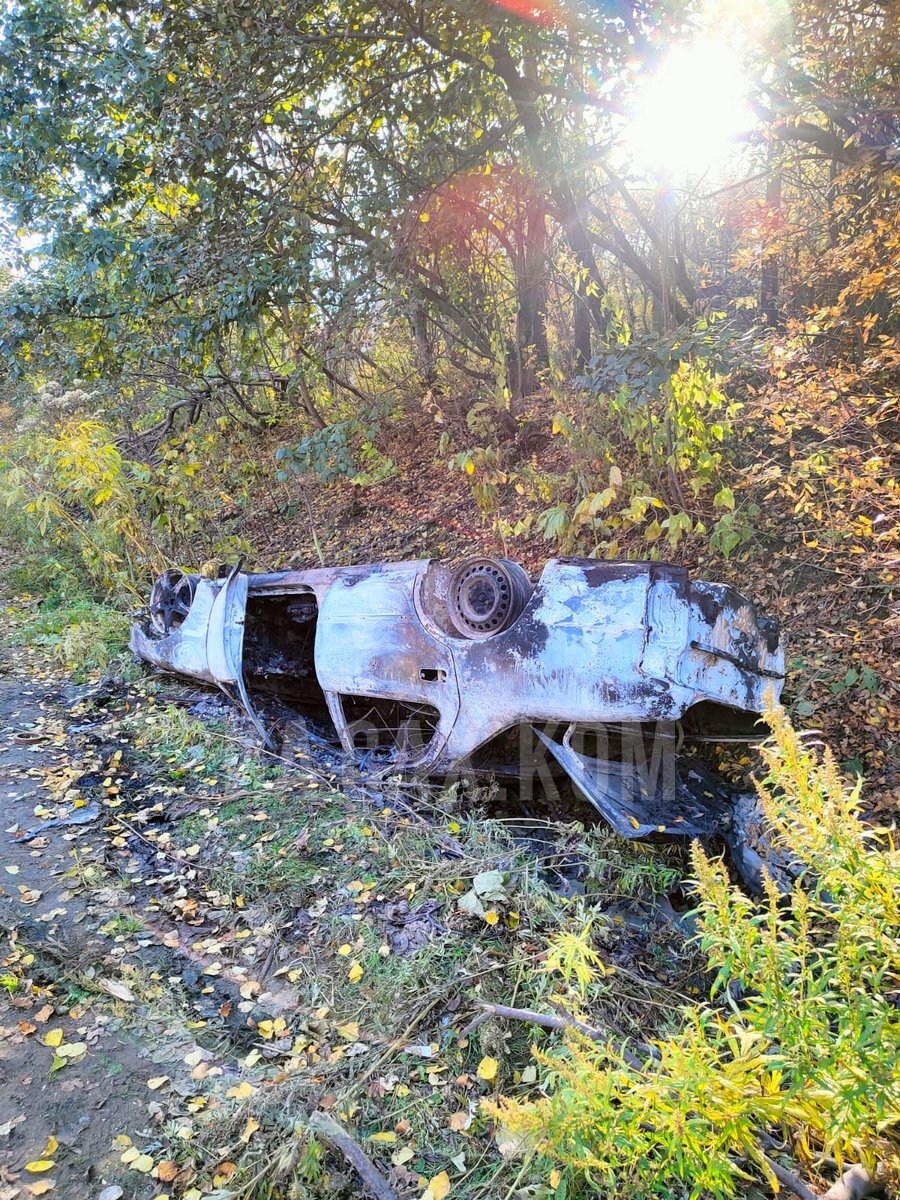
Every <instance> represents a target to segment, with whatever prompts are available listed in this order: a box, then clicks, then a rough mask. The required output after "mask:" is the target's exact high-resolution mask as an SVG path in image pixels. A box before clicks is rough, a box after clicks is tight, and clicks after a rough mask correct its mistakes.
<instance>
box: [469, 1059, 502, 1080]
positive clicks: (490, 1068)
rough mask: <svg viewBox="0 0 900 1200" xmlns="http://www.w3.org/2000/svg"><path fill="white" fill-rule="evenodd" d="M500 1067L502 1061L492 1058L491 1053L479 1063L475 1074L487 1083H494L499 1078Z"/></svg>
mask: <svg viewBox="0 0 900 1200" xmlns="http://www.w3.org/2000/svg"><path fill="white" fill-rule="evenodd" d="M499 1068H500V1063H499V1062H498V1061H497V1059H496V1058H491V1056H490V1055H485V1057H484V1058H483V1059H482V1060H481V1062H480V1063H479V1064H478V1070H477V1071H476V1072H475V1074H476V1075H477V1076H478V1078H479V1079H483V1080H484V1081H485V1082H486V1083H493V1081H494V1080H495V1079H496V1078H497V1071H498V1070H499Z"/></svg>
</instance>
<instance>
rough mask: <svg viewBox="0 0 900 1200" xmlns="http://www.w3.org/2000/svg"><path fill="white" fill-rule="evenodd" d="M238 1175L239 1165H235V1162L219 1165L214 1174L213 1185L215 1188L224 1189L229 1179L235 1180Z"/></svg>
mask: <svg viewBox="0 0 900 1200" xmlns="http://www.w3.org/2000/svg"><path fill="white" fill-rule="evenodd" d="M236 1174H237V1163H233V1162H223V1163H219V1165H218V1166H217V1167H216V1169H215V1171H214V1172H213V1185H214V1186H215V1187H222V1185H223V1184H226V1183H228V1181H229V1179H233V1178H234V1176H235V1175H236Z"/></svg>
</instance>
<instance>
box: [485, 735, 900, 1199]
mask: <svg viewBox="0 0 900 1200" xmlns="http://www.w3.org/2000/svg"><path fill="white" fill-rule="evenodd" d="M768 720H769V722H770V724H771V725H772V727H773V731H774V737H773V741H772V743H771V744H769V745H768V747H767V748H766V749H765V750H764V752H763V753H764V758H765V762H766V764H767V767H768V773H767V776H766V778H765V780H764V781H763V782H762V783H760V784H759V786H758V790H759V795H760V799H761V802H762V807H763V811H764V813H765V817H766V819H767V821H768V822H769V824H770V825H771V827H772V830H773V832H774V836H775V840H776V843H777V844H778V845H779V846H780V847H782V848H783V849H784V850H785V851H786V852H787V853H788V854H789V855H790V856H791V857H792V859H793V860H794V863H795V869H796V872H797V876H796V879H795V881H794V883H793V886H792V887H791V889H790V891H789V893H788V894H783V893H782V891H780V890H779V888H778V887H777V886H776V884H775V883H774V882H773V881H772V880H769V883H768V885H767V888H766V895H765V899H764V900H763V901H760V902H756V901H754V900H751V899H750V898H749V897H748V896H746V895H745V894H744V893H743V892H742V891H741V890H740V889H739V888H737V887H735V886H734V885H733V884H732V883H731V881H730V879H729V876H728V873H727V871H726V868H725V866H724V864H723V863H722V862H720V861H717V860H714V859H712V858H710V856H709V855H708V854H707V853H705V852H704V851H703V850H702V849H700V848H699V846H698V847H695V850H694V856H693V858H694V871H695V874H696V879H697V882H696V890H697V897H698V916H699V921H700V935H699V941H700V946H701V947H702V950H703V952H704V954H705V955H706V958H707V961H708V966H709V969H710V971H712V972H713V973H714V982H713V984H712V988H711V991H710V999H709V1000H708V1001H706V1002H704V1003H701V1004H695V1005H690V1006H686V1007H685V1008H684V1009H683V1010H682V1012H681V1021H680V1028H679V1029H678V1031H677V1032H676V1033H674V1034H673V1035H672V1036H670V1037H668V1038H665V1039H663V1040H660V1041H658V1042H657V1043H656V1055H655V1056H654V1057H650V1056H647V1057H645V1060H644V1065H643V1066H642V1067H641V1066H636V1065H634V1064H633V1063H631V1062H629V1060H628V1059H627V1058H626V1056H625V1053H624V1051H623V1049H622V1048H621V1047H619V1046H617V1045H616V1044H615V1043H614V1042H610V1043H609V1044H605V1045H596V1044H592V1043H590V1042H587V1041H585V1040H583V1039H578V1038H575V1037H573V1038H570V1039H569V1041H568V1043H567V1045H566V1047H565V1049H564V1050H559V1051H555V1052H553V1053H550V1054H547V1053H543V1052H540V1051H538V1059H539V1061H540V1062H541V1064H542V1065H543V1067H544V1069H545V1072H546V1086H547V1088H548V1091H549V1094H548V1095H547V1096H546V1097H541V1098H539V1099H535V1100H527V1101H521V1100H518V1099H516V1098H514V1097H506V1098H504V1099H501V1100H499V1101H497V1102H495V1103H489V1104H488V1105H487V1110H488V1111H489V1112H490V1113H491V1114H492V1115H493V1116H495V1117H497V1118H498V1119H500V1120H501V1121H502V1122H503V1123H504V1124H505V1126H506V1127H508V1128H509V1129H510V1130H512V1131H513V1132H514V1133H516V1134H518V1135H521V1136H523V1137H525V1138H526V1139H528V1140H529V1142H530V1144H532V1145H533V1146H535V1147H537V1148H538V1150H539V1151H540V1153H541V1154H542V1155H543V1156H544V1157H545V1158H546V1159H547V1160H549V1161H550V1162H551V1163H554V1164H556V1165H557V1166H559V1167H562V1168H563V1169H565V1170H566V1171H568V1172H569V1173H570V1174H571V1177H572V1178H573V1179H575V1178H577V1179H579V1180H580V1181H581V1182H582V1183H583V1184H584V1185H586V1186H587V1187H588V1189H589V1190H590V1191H592V1192H596V1193H598V1194H604V1195H612V1196H620V1195H634V1194H637V1195H643V1196H648V1195H654V1196H664V1197H669V1196H673V1195H676V1194H684V1193H685V1192H686V1193H687V1194H689V1195H690V1196H691V1197H699V1196H701V1195H709V1196H714V1197H730V1196H733V1195H735V1194H737V1193H738V1192H740V1191H742V1190H743V1189H744V1187H745V1185H746V1183H747V1182H748V1180H749V1179H751V1178H752V1177H753V1175H761V1176H762V1177H763V1178H765V1179H766V1180H768V1182H769V1183H770V1184H771V1185H772V1186H773V1187H774V1188H776V1190H777V1187H778V1184H777V1181H776V1179H775V1178H774V1176H773V1173H772V1167H771V1164H770V1161H769V1159H768V1157H767V1154H766V1150H765V1148H764V1146H765V1137H766V1136H767V1135H768V1134H779V1135H780V1136H781V1137H785V1138H787V1139H788V1140H789V1142H790V1144H791V1145H792V1147H793V1150H794V1153H795V1155H796V1157H797V1159H798V1160H799V1161H800V1162H801V1163H802V1164H803V1166H804V1167H805V1168H806V1169H807V1170H808V1171H811V1172H815V1171H817V1170H818V1169H820V1168H821V1167H822V1165H823V1164H825V1163H827V1161H828V1160H830V1159H834V1160H836V1161H837V1162H838V1164H843V1163H845V1162H846V1161H848V1160H849V1161H850V1162H861V1163H862V1164H863V1165H864V1166H865V1167H866V1168H867V1169H868V1171H869V1172H870V1173H871V1174H872V1175H873V1176H874V1175H875V1174H876V1173H878V1172H880V1171H883V1172H884V1173H885V1174H886V1175H887V1176H888V1177H889V1178H891V1179H892V1180H894V1181H896V1178H897V1174H898V1170H900V1139H898V1135H897V1121H898V1116H900V1014H898V1010H897V1006H896V1002H895V998H896V995H897V988H898V985H900V933H898V931H900V856H898V852H897V850H896V848H895V846H894V844H893V841H892V840H891V838H890V835H889V834H888V833H887V832H885V831H875V830H872V829H868V828H866V827H865V826H864V825H863V824H862V823H861V822H860V820H859V816H860V801H859V785H857V786H856V787H855V788H854V789H853V790H852V791H850V792H847V791H845V790H844V788H843V786H842V783H841V779H840V776H839V774H838V771H837V769H836V767H835V763H834V761H833V759H832V757H831V755H830V753H829V752H828V751H827V750H826V752H825V754H824V758H823V759H822V760H821V761H820V760H819V759H818V758H817V756H816V755H815V753H814V752H813V751H811V750H809V749H807V748H806V747H805V746H804V743H803V742H802V741H801V739H800V738H799V737H798V735H797V734H796V733H795V732H794V730H793V729H792V728H791V726H790V724H789V723H788V722H787V720H786V718H785V716H784V715H783V713H782V712H781V711H771V712H769V713H768ZM580 973H581V976H582V983H584V982H585V981H587V980H590V979H591V978H592V977H593V974H594V967H593V964H592V961H591V960H590V959H584V958H583V959H582V961H581V964H580ZM779 1140H780V1139H779Z"/></svg>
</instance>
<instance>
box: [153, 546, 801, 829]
mask: <svg viewBox="0 0 900 1200" xmlns="http://www.w3.org/2000/svg"><path fill="white" fill-rule="evenodd" d="M131 648H132V650H134V652H135V653H136V654H137V655H139V656H140V657H141V658H142V659H144V660H146V661H147V662H149V663H151V664H153V665H154V666H156V667H158V668H160V669H163V670H166V671H172V672H177V673H180V674H183V675H189V676H192V677H194V678H196V679H200V680H204V681H206V682H208V683H211V684H216V685H218V686H219V687H221V688H222V689H223V690H224V691H225V692H226V693H227V694H228V695H229V696H231V697H232V699H234V700H235V701H236V702H238V703H239V704H241V705H242V706H243V708H244V709H245V711H246V713H247V715H248V716H249V717H250V718H251V720H253V722H254V723H255V724H256V726H257V728H258V730H259V732H260V734H261V736H262V737H263V739H264V740H265V741H266V742H267V743H269V744H271V739H272V736H273V731H272V730H270V729H269V728H268V727H267V725H266V723H265V722H264V721H263V720H262V719H261V716H260V715H259V713H258V712H257V709H256V708H255V707H254V701H253V700H252V699H251V694H252V695H253V697H254V698H255V697H256V696H257V695H259V694H261V693H265V692H272V693H275V694H276V695H277V696H278V697H279V698H280V699H281V700H282V701H285V702H287V703H289V704H291V705H292V706H294V707H296V708H299V709H308V708H310V707H319V708H322V709H327V712H328V714H329V716H330V719H331V722H332V723H333V726H334V730H335V731H336V735H337V737H338V738H339V739H340V743H341V745H342V747H343V749H344V751H345V752H346V754H347V755H349V756H351V757H352V758H354V759H355V760H356V761H357V762H358V763H360V764H361V765H362V766H364V767H365V768H366V769H367V770H372V769H376V768H377V769H389V770H392V771H394V772H402V773H404V774H409V775H430V776H440V777H452V776H454V775H458V774H460V773H464V774H465V773H472V772H475V773H477V772H479V771H481V772H484V771H491V772H503V771H507V772H509V771H521V770H522V769H523V765H524V757H525V756H524V755H523V752H522V750H521V746H522V745H523V742H522V738H521V736H520V734H521V731H522V730H523V729H524V730H528V731H530V732H531V733H532V735H533V736H532V737H531V739H530V742H529V744H530V746H531V747H532V749H533V748H534V747H535V746H537V747H544V748H545V751H546V756H547V760H548V762H549V763H550V764H551V765H552V769H553V771H555V772H557V773H558V772H560V771H561V772H564V773H565V775H566V776H568V777H569V778H570V779H571V781H572V782H573V783H574V784H575V786H576V787H577V789H578V790H579V791H580V792H581V793H583V795H584V796H585V797H586V798H587V799H588V800H589V801H590V802H591V803H592V804H593V805H594V806H595V807H596V808H597V809H598V810H599V811H600V813H601V814H602V816H603V817H604V818H605V819H606V820H607V821H609V822H610V824H611V825H612V826H613V828H615V829H616V831H617V832H619V833H621V834H623V835H625V836H628V837H638V838H640V837H648V836H651V835H654V834H665V835H668V836H677V837H702V838H706V837H709V836H711V835H713V834H715V833H717V832H723V831H725V832H726V833H727V829H728V828H729V827H730V824H731V822H732V819H733V813H732V807H733V806H732V800H733V797H731V796H729V794H728V789H727V788H725V787H724V786H723V785H722V784H721V781H720V780H718V779H717V778H716V776H714V775H712V774H710V773H709V772H708V771H706V770H705V769H704V768H703V767H701V766H700V765H699V764H698V763H697V762H696V760H694V759H691V758H687V757H684V756H682V755H681V754H680V750H681V747H682V744H683V743H685V742H688V741H698V740H699V741H702V740H708V741H715V742H721V741H728V740H735V739H737V740H754V739H757V738H758V737H759V736H760V730H759V728H758V716H759V713H760V712H761V710H762V708H763V706H764V698H765V696H766V693H767V692H769V691H771V693H772V695H773V698H774V699H777V698H778V696H779V695H780V691H781V685H782V681H783V678H784V650H783V647H782V645H781V641H780V637H779V630H778V626H777V623H776V622H775V621H774V619H772V618H771V617H766V616H763V615H760V614H758V613H757V612H756V611H755V609H754V607H753V606H752V604H751V603H750V602H749V601H747V600H746V599H744V598H743V597H742V596H741V595H739V594H738V593H737V592H736V591H735V590H734V589H733V588H731V587H729V586H726V585H723V584H715V583H706V582H698V581H692V580H690V579H689V577H688V574H687V572H686V571H685V570H684V569H683V568H681V567H676V566H670V565H665V564H662V563H655V562H604V561H599V560H593V559H579V558H557V559H552V560H550V561H549V562H548V563H547V564H546V565H545V567H544V569H543V571H542V572H541V574H540V577H539V578H538V579H537V581H536V582H532V580H531V579H530V578H529V577H528V575H527V574H526V573H525V571H524V570H523V569H522V568H521V567H520V566H518V565H517V564H515V563H513V562H510V561H509V560H507V559H502V558H473V559H469V560H467V561H464V562H462V563H461V564H459V565H458V566H455V567H454V566H449V565H447V564H445V563H443V562H437V561H431V560H422V561H415V562H400V563H379V564H374V565H366V566H353V567H334V568H317V569H312V570H297V571H277V572H272V573H270V574H248V573H245V572H243V571H242V570H241V569H240V564H238V566H236V567H234V569H233V570H231V571H230V572H228V573H227V575H225V576H224V577H223V578H218V579H208V578H205V577H203V576H202V575H199V574H187V573H184V572H181V571H178V570H170V571H166V572H165V573H164V574H163V575H161V576H160V577H159V578H158V579H157V580H156V582H155V583H154V585H153V589H152V592H151V596H150V604H149V609H148V610H147V611H146V613H145V614H143V616H142V619H141V620H139V621H138V623H136V624H135V625H134V626H133V628H132V633H131ZM531 755H532V751H531V750H530V751H529V756H531Z"/></svg>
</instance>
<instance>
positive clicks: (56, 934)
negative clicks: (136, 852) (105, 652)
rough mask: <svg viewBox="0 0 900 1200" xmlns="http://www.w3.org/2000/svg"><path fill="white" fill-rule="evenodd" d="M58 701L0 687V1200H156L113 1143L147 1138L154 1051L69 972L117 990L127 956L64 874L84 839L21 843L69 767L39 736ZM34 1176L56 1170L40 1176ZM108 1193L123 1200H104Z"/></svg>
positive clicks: (34, 691)
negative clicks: (45, 783) (114, 984)
mask: <svg viewBox="0 0 900 1200" xmlns="http://www.w3.org/2000/svg"><path fill="white" fill-rule="evenodd" d="M59 700H60V697H59V693H58V692H57V691H56V690H55V689H54V688H52V687H48V686H46V685H43V686H42V685H40V684H39V683H32V684H29V683H27V682H26V681H25V680H22V679H15V678H13V679H10V678H4V679H0V787H2V789H3V797H4V803H3V834H2V851H0V861H2V867H0V870H2V875H0V912H2V914H3V925H4V927H5V929H6V930H7V932H9V931H11V930H13V929H16V930H18V936H17V937H16V939H15V941H14V942H13V944H12V946H11V947H10V955H9V957H8V961H7V965H6V966H5V967H4V973H5V984H6V986H5V988H4V991H3V998H2V1001H0V1022H2V1028H0V1073H2V1089H0V1134H2V1135H3V1136H2V1142H0V1146H2V1150H0V1155H2V1158H0V1162H2V1166H0V1178H2V1180H3V1182H2V1184H0V1195H2V1196H3V1197H4V1198H6V1197H13V1196H19V1195H22V1196H25V1195H28V1194H38V1195H39V1194H42V1193H43V1192H50V1191H51V1190H54V1191H55V1193H56V1194H57V1195H60V1196H67V1197H68V1196H71V1197H73V1200H74V1198H75V1197H82V1196H84V1197H89V1196H90V1197H94V1196H100V1195H104V1196H106V1195H109V1196H112V1195H114V1194H119V1195H128V1196H134V1197H136V1198H141V1197H145V1196H151V1195H152V1194H153V1193H154V1184H153V1182H152V1181H151V1180H148V1179H145V1178H143V1177H141V1176H140V1174H139V1173H138V1174H137V1175H136V1173H135V1172H133V1171H132V1172H130V1171H129V1170H128V1168H127V1167H126V1166H125V1165H124V1164H123V1163H122V1162H121V1161H120V1155H121V1154H122V1148H120V1147H119V1146H117V1144H116V1142H115V1138H116V1137H117V1136H119V1135H121V1134H122V1132H123V1130H125V1129H126V1128H128V1129H141V1130H146V1134H147V1136H148V1138H149V1139H150V1140H151V1141H152V1140H153V1139H154V1138H155V1137H156V1134H155V1132H154V1131H153V1129H152V1124H153V1122H152V1117H151V1116H150V1114H149V1113H148V1110H147V1097H148V1092H147V1078H148V1076H150V1075H152V1074H158V1073H159V1070H158V1069H157V1066H156V1065H155V1063H156V1062H157V1061H158V1059H159V1055H160V1042H159V1041H158V1040H157V1038H156V1037H152V1036H150V1032H149V1031H146V1033H145V1034H144V1035H143V1036H142V1035H141V1034H140V1032H139V1031H138V1030H136V1029H134V1028H132V1029H129V1030H127V1032H126V1030H125V1028H124V1023H123V1021H122V1019H121V1018H120V1017H117V1016H116V1015H115V1013H114V1012H113V1011H111V1010H110V1009H108V1008H107V1006H105V1005H97V1006H95V1005H94V1004H93V1003H92V1000H93V997H92V995H91V992H90V991H89V990H87V987H86V988H85V990H83V991H82V989H81V988H79V987H78V986H77V984H75V983H74V980H73V979H72V974H71V970H70V968H71V965H72V964H73V963H80V962H84V963H90V964H91V966H92V967H93V972H92V973H93V975H94V979H93V980H92V981H91V982H92V983H94V984H96V985H98V986H100V987H102V986H103V984H102V980H103V978H104V976H102V975H101V974H100V971H101V970H105V971H107V972H108V973H109V974H110V975H111V976H112V977H113V978H115V976H117V975H119V974H120V971H121V966H122V964H123V963H126V962H128V960H129V958H130V956H131V955H132V954H133V953H134V951H133V950H131V949H129V947H128V944H127V943H124V944H122V945H121V946H118V945H116V944H115V941H114V938H113V937H112V936H110V935H109V934H103V933H102V932H101V931H100V929H99V925H100V924H103V923H105V922H106V921H107V920H108V911H107V910H106V909H105V906H103V905H102V904H98V899H97V896H96V894H91V893H89V892H87V891H86V890H85V889H83V888H81V887H80V886H79V883H78V879H77V876H76V875H73V865H74V864H73V859H74V858H75V856H78V858H79V860H80V861H81V862H82V863H86V862H89V861H90V859H91V855H92V847H91V837H92V832H91V829H90V826H88V825H85V826H82V827H78V826H71V827H67V826H62V827H56V828H49V827H45V828H42V829H41V832H40V833H39V835H38V836H37V837H34V838H33V839H31V840H23V839H22V836H21V835H22V833H23V831H28V830H31V829H32V828H33V827H34V826H36V825H41V824H42V823H41V822H40V821H39V819H38V818H36V817H35V812H34V810H35V806H36V801H38V802H39V799H40V797H41V794H42V793H41V789H40V781H41V780H42V779H46V778H47V777H49V776H52V775H54V774H56V773H58V772H60V771H65V770H66V769H68V768H69V767H70V765H71V759H70V757H69V753H68V751H67V749H66V748H65V746H64V745H61V744H60V742H59V739H58V738H56V737H55V736H54V735H53V733H52V732H45V730H46V729H47V723H48V719H50V718H51V717H52V716H53V715H55V714H56V712H57V711H58V709H57V705H58V703H59ZM89 811H90V810H89V808H88V806H85V808H84V809H81V810H75V812H76V813H77V812H89ZM94 811H95V818H96V810H94ZM32 947H34V949H32ZM15 948H18V950H19V952H20V957H18V959H15V958H13V955H14V954H15ZM135 949H137V947H135ZM85 969H86V970H90V968H88V967H86V968H85ZM62 979H65V982H64V983H62V984H61V983H59V982H57V981H58V980H62ZM85 983H86V984H87V983H88V981H87V980H86V981H85ZM88 986H90V985H88ZM57 1032H61V1034H62V1038H61V1040H60V1041H59V1044H58V1046H57V1050H56V1051H54V1049H53V1048H52V1045H48V1044H47V1043H48V1042H50V1043H53V1042H54V1041H55V1040H56V1035H57ZM79 1048H80V1049H81V1053H78V1050H79ZM60 1051H62V1052H63V1054H60ZM70 1055H71V1057H70ZM166 1057H168V1055H167V1056H166ZM58 1059H59V1060H60V1065H59V1066H58V1067H56V1068H54V1063H55V1061H57V1060H58ZM54 1142H55V1143H56V1145H55V1146H54ZM48 1147H51V1149H50V1150H49V1151H48ZM43 1163H51V1164H52V1165H50V1166H49V1167H47V1168H46V1169H45V1170H43V1169H42V1170H37V1169H36V1168H37V1167H40V1166H42V1164H43ZM29 1164H31V1166H32V1169H31V1170H30V1171H29V1170H28V1165H29ZM50 1185H53V1186H52V1188H51V1186H50ZM115 1185H118V1186H120V1187H121V1188H122V1191H121V1192H118V1193H115V1192H111V1191H109V1190H108V1189H109V1187H111V1186H115ZM104 1189H107V1191H104Z"/></svg>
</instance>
